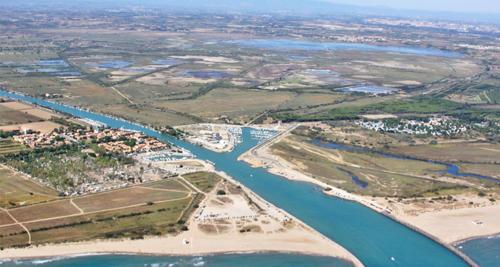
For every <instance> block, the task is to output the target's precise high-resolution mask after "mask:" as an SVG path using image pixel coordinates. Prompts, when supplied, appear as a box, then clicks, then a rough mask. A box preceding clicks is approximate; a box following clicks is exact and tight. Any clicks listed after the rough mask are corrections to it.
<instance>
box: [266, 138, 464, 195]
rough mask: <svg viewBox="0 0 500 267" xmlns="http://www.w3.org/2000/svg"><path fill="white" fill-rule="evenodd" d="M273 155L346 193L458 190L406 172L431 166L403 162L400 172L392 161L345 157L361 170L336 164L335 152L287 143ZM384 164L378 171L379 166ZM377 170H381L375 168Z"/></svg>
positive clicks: (414, 192)
mask: <svg viewBox="0 0 500 267" xmlns="http://www.w3.org/2000/svg"><path fill="white" fill-rule="evenodd" d="M272 150H273V153H275V154H276V155H279V156H280V157H282V158H284V159H285V160H287V161H289V162H292V163H294V164H295V165H297V166H301V167H300V169H301V170H302V171H304V172H306V173H309V174H310V175H311V176H312V177H313V178H316V179H319V180H321V181H323V182H325V183H327V184H330V185H332V186H335V187H339V188H342V189H344V190H347V191H349V192H354V193H357V194H362V195H370V196H371V195H373V196H381V197H386V196H391V197H402V198H407V197H414V196H421V195H423V194H425V193H427V192H439V191H440V190H443V189H448V188H457V186H456V185H454V184H451V183H444V182H437V181H431V180H427V179H421V178H418V177H413V176H411V175H409V174H408V173H407V172H409V171H412V172H418V173H421V172H426V171H428V170H423V169H422V168H429V167H431V166H427V165H425V166H423V165H420V164H418V165H417V164H413V163H405V164H407V165H406V166H405V165H403V166H399V167H398V168H399V169H393V168H391V166H392V165H395V164H396V163H394V162H392V163H391V162H388V161H385V160H382V159H380V158H377V157H375V158H371V156H370V155H364V154H361V155H356V156H353V155H352V153H351V154H343V155H348V157H347V158H346V159H345V160H348V161H349V160H351V161H354V162H355V163H358V164H362V165H361V168H357V167H353V166H351V165H350V164H345V163H342V164H341V163H339V162H337V161H334V160H332V158H330V157H329V156H331V155H334V156H337V155H336V153H335V151H333V150H328V149H320V148H318V151H321V153H319V154H318V153H313V152H311V151H309V150H306V149H303V148H301V147H297V146H296V144H295V143H294V145H293V146H292V145H290V144H289V143H286V142H280V143H277V144H275V145H273V146H272ZM382 164H383V165H385V166H384V167H382V168H380V165H382ZM378 168H380V169H378ZM384 169H387V170H390V171H391V172H392V171H401V173H389V172H384V171H383V170H384ZM351 174H352V175H355V176H357V177H358V178H359V179H360V180H362V181H364V182H367V183H368V186H367V187H366V188H362V187H360V186H358V185H356V183H354V182H353V179H352V177H351Z"/></svg>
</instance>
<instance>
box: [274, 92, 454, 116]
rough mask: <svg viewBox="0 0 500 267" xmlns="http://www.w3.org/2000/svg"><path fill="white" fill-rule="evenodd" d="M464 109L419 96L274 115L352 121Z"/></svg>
mask: <svg viewBox="0 0 500 267" xmlns="http://www.w3.org/2000/svg"><path fill="white" fill-rule="evenodd" d="M462 107H463V105H461V104H458V103H455V102H452V101H449V100H445V99H440V98H434V97H430V96H419V97H415V98H411V99H406V100H389V101H386V102H382V103H375V104H368V105H360V106H357V105H356V106H344V107H338V108H333V109H330V110H328V111H325V112H320V113H317V114H303V115H300V114H294V113H278V114H274V117H275V119H278V120H282V121H320V120H350V119H357V118H359V115H361V114H367V113H376V112H383V113H411V114H414V113H417V114H431V113H443V112H448V111H453V110H457V109H459V108H462Z"/></svg>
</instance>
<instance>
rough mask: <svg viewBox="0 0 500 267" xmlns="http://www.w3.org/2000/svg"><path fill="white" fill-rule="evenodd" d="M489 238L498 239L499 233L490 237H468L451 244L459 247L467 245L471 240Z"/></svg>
mask: <svg viewBox="0 0 500 267" xmlns="http://www.w3.org/2000/svg"><path fill="white" fill-rule="evenodd" d="M490 238H500V232H498V233H495V234H492V235H482V236H474V237H469V238H465V239H461V240H457V241H454V242H453V243H452V245H453V246H459V245H461V244H463V243H467V242H469V241H472V240H476V239H490Z"/></svg>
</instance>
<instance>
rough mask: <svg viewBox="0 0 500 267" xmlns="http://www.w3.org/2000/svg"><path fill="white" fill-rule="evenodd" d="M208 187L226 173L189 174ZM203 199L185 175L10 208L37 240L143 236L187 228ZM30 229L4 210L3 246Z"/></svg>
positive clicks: (21, 240)
mask: <svg viewBox="0 0 500 267" xmlns="http://www.w3.org/2000/svg"><path fill="white" fill-rule="evenodd" d="M186 179H188V180H189V181H190V182H192V183H193V184H195V185H196V186H200V187H199V189H200V190H203V191H205V192H208V191H210V190H211V189H210V188H212V189H213V188H214V187H215V184H216V183H218V181H220V179H221V178H220V177H219V176H218V175H216V174H213V173H195V174H191V175H186ZM202 199H203V196H202V195H201V194H197V193H196V192H194V189H190V187H189V186H187V185H185V184H184V182H182V180H180V179H175V178H174V179H168V180H161V181H157V182H152V183H148V184H144V185H139V186H133V187H128V188H124V189H118V190H114V191H108V192H104V193H98V194H91V195H86V196H82V197H74V198H72V199H68V198H63V199H60V200H53V201H48V202H46V203H41V204H35V205H28V206H24V207H20V208H11V209H9V210H8V212H9V213H10V214H11V215H12V216H13V217H14V218H16V219H17V220H18V221H19V222H20V223H22V224H23V225H24V226H26V227H27V228H28V229H29V231H30V233H31V236H32V244H45V243H54V242H67V241H82V240H91V239H96V238H102V239H106V238H143V237H144V236H153V235H165V234H176V233H179V232H180V231H183V230H186V229H187V228H186V226H185V221H187V220H188V219H189V216H190V215H191V214H192V212H193V211H194V209H195V208H196V207H197V206H198V204H199V203H200V201H201V200H202ZM26 242H27V238H26V233H25V232H24V231H23V230H22V228H19V227H18V226H17V225H13V221H12V220H11V219H10V217H8V216H7V215H6V213H5V212H0V247H10V246H18V245H24V244H26Z"/></svg>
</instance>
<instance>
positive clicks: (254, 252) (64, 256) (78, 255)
mask: <svg viewBox="0 0 500 267" xmlns="http://www.w3.org/2000/svg"><path fill="white" fill-rule="evenodd" d="M116 242H120V241H116ZM250 254H252V255H259V254H285V255H301V256H312V257H329V258H334V259H338V260H342V261H345V262H349V261H348V260H346V259H344V258H340V257H335V256H330V255H324V254H316V253H307V252H303V253H300V252H292V251H287V250H248V251H238V250H236V251H226V252H207V253H198V254H195V253H190V254H175V253H148V252H88V253H86V252H83V253H76V254H60V255H55V256H40V257H37V256H26V257H12V258H0V262H2V261H3V262H9V261H15V260H50V259H53V260H64V259H72V258H82V257H93V256H144V257H206V256H220V255H250ZM349 263H350V262H349Z"/></svg>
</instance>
